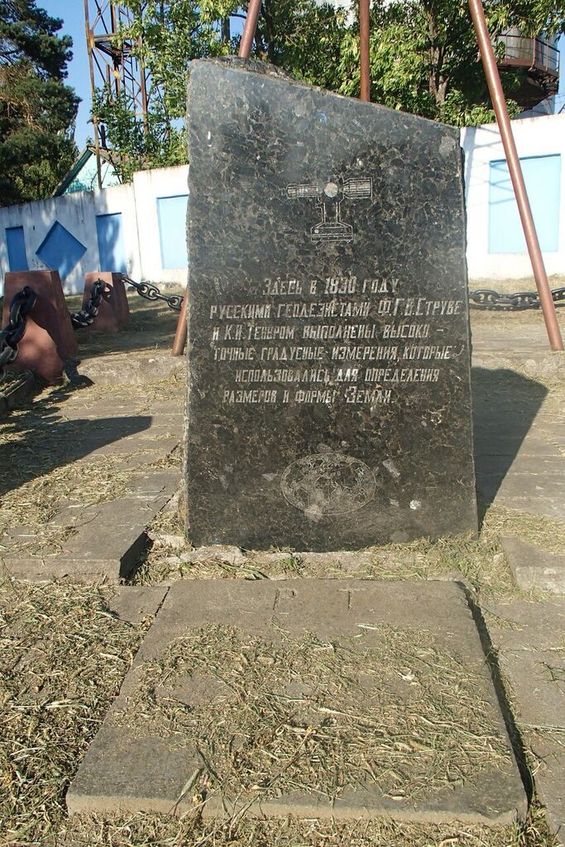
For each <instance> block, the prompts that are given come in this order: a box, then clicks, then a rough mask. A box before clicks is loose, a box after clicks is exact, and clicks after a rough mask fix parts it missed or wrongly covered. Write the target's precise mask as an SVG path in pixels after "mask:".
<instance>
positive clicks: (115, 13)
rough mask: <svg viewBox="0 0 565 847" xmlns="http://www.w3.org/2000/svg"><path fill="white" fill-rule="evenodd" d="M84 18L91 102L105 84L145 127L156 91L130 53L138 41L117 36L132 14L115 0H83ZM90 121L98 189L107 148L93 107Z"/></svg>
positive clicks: (104, 136)
mask: <svg viewBox="0 0 565 847" xmlns="http://www.w3.org/2000/svg"><path fill="white" fill-rule="evenodd" d="M143 6H144V4H143V3H142V4H141V7H142V8H141V11H143ZM84 19H85V28H86V46H87V51H88V61H89V66H90V86H91V93H92V102H93V103H94V95H95V92H96V90H97V89H101V88H104V87H106V88H107V90H108V91H109V92H110V95H111V96H114V97H116V98H118V97H122V98H125V102H126V104H127V106H128V108H129V110H130V111H131V112H132V114H134V115H135V116H136V117H138V118H141V119H142V120H143V123H144V126H147V112H148V108H149V99H150V97H152V96H153V95H154V94H156V91H155V90H154V88H153V87H152V86H151V84H150V80H149V74H148V72H147V70H146V68H145V67H144V65H143V62H141V61H140V60H139V59H138V58H137V56H135V55H134V47H135V48H137V49H139V47H140V43H139V42H138V43H134V42H133V41H131V40H129V39H127V38H124V37H123V36H120V30H121V29H122V28H123V27H126V26H129V24H131V23H132V22H133V13H132V12H131V11H130V10H129V9H125V8H124V7H123V6H121V5H120V3H119V2H116V0H84ZM92 124H93V128H94V147H95V152H96V165H97V170H98V187H99V188H102V176H101V155H100V154H101V150H105V149H107V148H106V133H105V128H104V126H103V125H102V124H101V122H100V120H99V118H98V116H97V115H95V114H94V109H93V114H92Z"/></svg>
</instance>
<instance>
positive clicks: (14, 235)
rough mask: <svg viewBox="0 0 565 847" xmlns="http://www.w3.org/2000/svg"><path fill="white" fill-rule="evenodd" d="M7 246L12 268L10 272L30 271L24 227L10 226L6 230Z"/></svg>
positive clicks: (9, 262) (9, 263)
mask: <svg viewBox="0 0 565 847" xmlns="http://www.w3.org/2000/svg"><path fill="white" fill-rule="evenodd" d="M6 244H7V247H8V265H9V266H10V270H11V271H27V270H29V266H28V263H27V256H26V242H25V235H24V228H23V226H10V227H7V228H6Z"/></svg>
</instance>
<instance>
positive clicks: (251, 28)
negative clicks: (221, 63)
mask: <svg viewBox="0 0 565 847" xmlns="http://www.w3.org/2000/svg"><path fill="white" fill-rule="evenodd" d="M260 9H261V0H249V6H248V7H247V17H246V19H245V26H244V28H243V35H242V36H241V42H240V45H239V52H238V54H237V55H238V56H239V58H240V59H249V56H250V55H251V48H252V46H253V39H254V38H255V30H256V29H257V19H258V17H259V11H260ZM187 306H188V292H187V293H186V294H185V295H184V297H183V301H182V306H181V310H180V315H179V319H178V323H177V331H176V333H175V340H174V341H173V351H172V355H173V356H182V354H183V351H184V348H185V345H186V334H187V326H186V311H187Z"/></svg>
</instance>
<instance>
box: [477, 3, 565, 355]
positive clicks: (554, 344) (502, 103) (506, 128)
mask: <svg viewBox="0 0 565 847" xmlns="http://www.w3.org/2000/svg"><path fill="white" fill-rule="evenodd" d="M469 9H470V11H471V17H472V19H473V24H474V27H475V32H476V33H477V40H478V42H479V50H480V54H481V59H482V62H483V68H484V71H485V76H486V79H487V85H488V88H489V92H490V98H491V100H492V105H493V108H494V112H495V114H496V120H497V123H498V127H499V130H500V136H501V138H502V144H503V146H504V152H505V154H506V160H507V162H508V170H509V172H510V178H511V180H512V185H513V187H514V194H515V197H516V203H517V205H518V211H519V213H520V220H521V221H522V228H523V230H524V237H525V239H526V244H527V245H528V253H529V254H530V261H531V263H532V270H533V272H534V278H535V281H536V286H537V290H538V294H539V299H540V304H541V308H542V312H543V319H544V321H545V326H546V329H547V335H548V338H549V344H550V347H551V349H552V350H563V339H562V337H561V330H560V328H559V323H558V321H557V314H556V311H555V303H554V302H553V298H552V296H551V291H550V288H549V282H548V279H547V273H546V270H545V265H544V262H543V256H542V253H541V249H540V245H539V239H538V234H537V232H536V226H535V223H534V219H533V215H532V210H531V207H530V201H529V199H528V193H527V191H526V185H525V182H524V175H523V173H522V166H521V165H520V158H519V156H518V150H517V149H516V142H515V140H514V134H513V132H512V127H511V125H510V118H509V117H508V109H507V107H506V100H505V97H504V92H503V90H502V84H501V82H500V75H499V72H498V66H497V64H496V58H495V55H494V50H493V49H492V43H491V40H490V34H489V31H488V28H487V24H486V20H485V13H484V9H483V4H482V0H469Z"/></svg>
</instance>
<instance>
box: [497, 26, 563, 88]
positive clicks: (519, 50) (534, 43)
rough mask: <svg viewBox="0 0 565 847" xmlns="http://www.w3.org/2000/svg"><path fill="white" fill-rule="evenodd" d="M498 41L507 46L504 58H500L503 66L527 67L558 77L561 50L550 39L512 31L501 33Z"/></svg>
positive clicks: (500, 63) (499, 61)
mask: <svg viewBox="0 0 565 847" xmlns="http://www.w3.org/2000/svg"><path fill="white" fill-rule="evenodd" d="M498 41H499V42H502V44H504V48H505V52H504V56H503V58H501V59H499V60H498V64H499V65H501V66H502V67H511V68H527V69H528V70H531V71H538V72H540V73H542V74H544V75H547V76H551V77H555V78H556V79H557V78H558V77H559V50H558V49H557V47H554V46H553V44H550V43H549V42H548V41H544V40H543V39H542V38H528V37H526V36H524V35H513V34H510V33H508V34H506V35H500V36H499V37H498Z"/></svg>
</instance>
